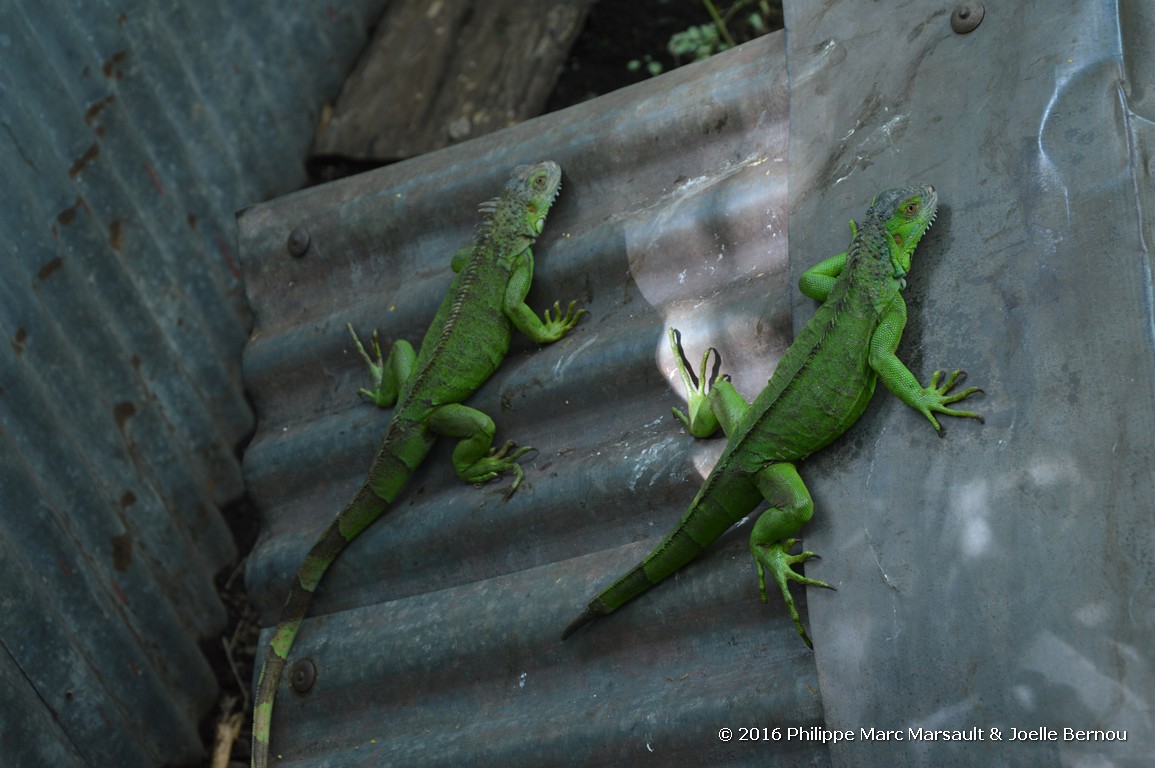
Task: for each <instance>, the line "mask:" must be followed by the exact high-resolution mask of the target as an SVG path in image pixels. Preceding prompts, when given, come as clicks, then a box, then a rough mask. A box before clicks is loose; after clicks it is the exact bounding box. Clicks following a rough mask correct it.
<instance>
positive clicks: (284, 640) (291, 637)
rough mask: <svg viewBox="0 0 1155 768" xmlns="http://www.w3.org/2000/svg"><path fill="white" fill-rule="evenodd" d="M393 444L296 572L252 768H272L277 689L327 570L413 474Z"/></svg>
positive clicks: (261, 687)
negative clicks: (270, 751)
mask: <svg viewBox="0 0 1155 768" xmlns="http://www.w3.org/2000/svg"><path fill="white" fill-rule="evenodd" d="M390 431H391V432H392V430H390ZM389 438H390V435H386V438H385V441H384V444H383V448H382V450H381V451H379V452H378V454H377V458H376V459H375V460H374V461H373V467H372V468H371V469H370V471H369V477H370V478H371V479H370V480H369V481H367V482H365V483H364V484H363V485H362V486H361V489H360V490H359V491H358V492H357V495H356V496H355V497H354V498H353V501H352V502H350V503H349V505H348V506H347V507H345V509H343V510H341V513H340V514H339V515H337V516H336V517H335V518H333V521H332V522H331V523H329V526H328V527H327V528H325V531H324V532H323V533H322V534H321V537H320V538H319V539H317V541H316V543H315V544H313V546H312V548H311V549H310V550H309V553H308V554H307V555H305V559H304V560H303V561H302V562H301V567H300V568H299V569H298V570H297V575H296V578H294V579H293V584H292V586H291V587H289V594H288V595H287V596H286V597H285V605H284V607H282V608H281V618H280V620H279V621H278V622H277V625H276V627H275V628H274V629H273V636H272V638H270V640H269V644H268V646H266V648H265V657H264V660H263V662H262V665H261V674H260V677H259V678H258V680H257V693H256V696H255V697H254V699H253V702H254V706H253V754H252V757H253V766H254V768H268V765H269V735H270V730H271V728H272V722H273V702H274V701H275V699H276V695H277V686H278V685H280V682H281V675H282V673H283V672H284V669H285V665H286V663H287V662H288V659H289V652H290V651H292V649H293V642H294V641H295V640H296V639H297V631H298V630H300V628H301V622H303V621H304V620H305V616H307V615H308V613H309V606H310V605H312V603H313V595H314V593H316V591H317V586H318V585H319V584H320V583H321V579H322V578H323V577H324V576H325V572H326V571H327V570H329V566H331V565H332V564H333V563H334V562H335V561H336V560H337V558H338V557H339V556H340V555H341V553H342V552H344V551H345V547H347V546H349V544H350V542H352V541H353V539H355V538H357V535H358V534H360V533H361V532H362V531H363V530H365V529H366V528H368V527H369V526H370V525H372V524H373V522H374V521H375V520H377V518H379V517H381V515H382V514H384V512H385V510H386V509H388V508H389V505H390V504H392V503H393V500H394V499H396V498H397V496H398V494H400V492H401V489H402V488H404V487H405V485H406V484H407V483H408V482H409V478H410V477H411V476H412V475H413V472H414V471H415V468H413V467H410V466H409V465H407V464H406V463H405V462H404V461H403V460H402V459H400V458H398V457H396V456H394V455H393V454H392V453H391V452H389V451H387V450H385V447H387V446H388V445H389V444H390V440H389ZM422 458H424V456H421V457H420V458H419V459H418V460H417V462H415V465H419V464H420V463H421V459H422ZM372 478H378V479H379V482H378V483H377V485H378V487H379V489H380V491H374V489H373V488H372V484H373V480H372ZM380 480H386V481H385V482H381V481H380ZM388 481H392V482H388Z"/></svg>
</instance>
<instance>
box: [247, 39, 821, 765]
mask: <svg viewBox="0 0 1155 768" xmlns="http://www.w3.org/2000/svg"><path fill="white" fill-rule="evenodd" d="M783 51H784V48H783V38H782V35H770V36H768V37H766V38H762V39H759V40H757V41H755V42H752V43H750V44H748V45H746V46H742V47H740V48H738V49H735V50H733V51H731V52H728V53H726V54H724V55H722V56H718V57H715V58H714V59H711V60H709V61H707V62H704V63H702V64H698V65H694V66H691V67H687V68H684V69H680V70H677V71H674V72H672V73H669V74H667V75H664V76H662V77H661V78H657V79H655V80H653V81H650V82H647V83H644V84H641V85H639V86H635V87H632V88H628V89H625V90H622V91H619V92H616V93H612V94H609V95H607V96H604V97H601V98H599V99H597V100H595V101H593V102H589V103H587V104H584V105H580V106H577V107H574V108H571V109H568V110H565V111H563V112H560V113H556V114H552V115H547V116H545V117H542V118H538V119H535V120H532V121H530V122H527V123H524V124H521V125H519V126H516V127H514V128H511V129H509V130H505V131H501V132H499V133H497V134H492V135H490V136H487V137H483V138H481V139H478V140H476V141H471V142H468V143H466V144H462V145H459V146H456V147H452V148H449V149H446V150H443V151H440V152H437V153H433V154H430V155H426V156H422V157H419V158H416V159H414V160H410V161H406V162H404V163H400V164H397V165H395V166H391V167H388V168H385V169H381V170H379V171H375V172H372V173H368V174H363V175H361V176H358V177H354V178H350V179H346V180H344V181H341V182H337V183H334V184H329V185H326V186H323V187H318V188H314V189H310V190H307V191H303V192H300V193H297V194H294V195H289V196H286V197H284V198H281V199H279V200H275V201H272V202H269V203H266V204H262V205H258V206H254V207H252V208H250V209H248V210H246V211H245V212H244V213H243V214H242V215H241V217H240V219H239V224H240V243H241V246H240V247H241V260H242V264H243V268H244V272H245V284H246V289H247V291H248V294H249V298H250V301H251V303H252V306H253V310H254V314H255V317H256V327H255V329H254V334H253V338H252V339H251V341H250V343H249V346H248V347H247V348H246V355H245V374H246V379H247V381H248V382H249V384H250V388H251V391H252V392H253V396H254V400H255V402H256V405H257V408H258V412H259V422H258V431H257V434H256V436H255V437H254V440H253V443H252V444H251V445H250V447H249V450H248V452H247V453H246V456H245V474H246V481H247V483H248V486H249V488H250V491H251V493H252V495H253V498H254V500H255V501H256V502H257V503H258V505H259V506H260V507H261V508H262V509H263V513H264V525H263V533H262V538H261V541H260V542H259V544H258V547H257V548H256V550H254V552H253V554H252V556H251V558H250V560H249V567H248V583H249V586H250V593H251V595H252V596H253V598H254V600H255V601H256V602H257V604H258V605H259V606H260V609H261V612H262V615H263V617H264V619H265V622H266V623H272V622H273V621H274V620H275V618H276V615H277V612H278V610H279V607H280V602H281V600H282V599H283V597H284V591H285V589H286V588H287V586H288V585H289V583H290V579H291V578H292V575H293V573H294V572H295V570H296V568H297V565H298V563H299V561H300V558H301V557H302V556H303V554H304V553H305V551H306V550H307V548H308V546H309V545H310V544H311V542H312V540H313V539H314V538H315V537H316V535H317V534H318V533H319V532H320V530H321V529H322V528H323V527H324V525H325V524H326V523H327V522H328V521H329V519H331V517H332V516H333V515H334V514H336V512H337V511H339V510H340V509H341V508H342V506H343V505H344V504H345V503H346V502H347V501H348V499H349V498H350V497H351V494H352V493H353V490H354V489H355V487H356V486H357V484H358V483H359V482H360V481H361V480H362V478H363V475H364V472H365V471H366V469H367V467H368V463H369V460H370V459H371V457H372V455H373V453H374V450H375V448H376V446H377V443H378V441H379V440H380V438H381V434H382V431H383V428H384V425H385V423H386V421H387V418H388V415H387V414H386V413H383V412H381V411H378V410H377V409H375V408H373V407H371V406H367V405H364V404H363V403H361V402H359V400H358V398H357V396H356V395H355V392H356V389H357V388H358V387H359V386H362V385H363V384H364V382H365V372H364V371H363V370H362V364H361V361H360V360H359V359H358V358H357V356H356V355H355V354H354V353H353V351H352V348H351V345H350V342H349V339H348V336H347V333H346V331H345V322H347V321H351V322H352V323H353V324H354V326H355V327H356V328H357V329H358V330H360V331H362V332H363V333H367V332H368V331H370V330H371V329H372V328H374V327H376V328H378V329H379V330H380V332H381V334H382V338H383V340H392V339H394V338H408V339H410V340H417V339H419V338H420V336H421V334H422V333H423V331H424V329H425V327H426V325H427V324H428V322H429V321H430V319H431V318H432V316H433V313H434V310H435V308H436V306H437V304H438V302H439V301H440V299H441V296H442V294H443V293H444V291H445V289H446V287H447V286H448V283H449V276H450V270H449V256H450V254H452V252H453V251H454V250H455V249H456V248H458V247H460V246H461V245H463V244H465V243H467V242H468V241H469V239H470V237H471V233H472V230H473V227H474V226H475V224H476V221H477V215H476V208H477V204H478V203H479V202H481V201H483V200H485V199H487V198H490V197H492V196H493V195H494V194H495V193H496V190H497V189H499V187H500V185H501V184H502V182H503V181H504V179H505V178H506V176H507V175H508V173H509V171H510V169H511V168H513V167H514V166H515V165H517V164H518V163H521V162H528V161H535V160H541V159H546V158H552V159H554V160H556V161H558V162H559V163H560V164H561V166H562V168H563V173H564V176H563V185H562V193H561V197H560V199H559V201H558V202H557V204H556V205H555V208H554V210H553V212H552V213H551V216H550V220H549V222H548V223H547V225H546V231H545V235H544V236H543V237H542V239H541V240H540V241H539V243H538V247H537V248H536V249H535V253H536V254H537V257H538V258H537V270H536V278H535V286H534V288H533V290H532V291H531V293H530V303H531V305H532V306H535V307H537V308H539V309H543V308H545V307H546V306H549V305H551V304H552V303H553V301H554V300H561V301H568V300H571V299H577V300H579V302H580V303H581V304H582V305H583V306H586V307H588V308H589V309H590V316H589V317H588V318H586V319H585V320H583V321H582V323H581V325H580V326H579V327H578V328H577V330H576V331H575V332H573V333H572V334H571V335H570V336H568V337H567V338H566V339H565V340H563V341H561V342H559V343H557V344H554V345H550V346H549V347H545V348H542V349H534V348H533V347H532V345H531V344H529V343H527V342H525V340H521V341H518V342H515V347H514V349H513V351H512V352H511V354H510V356H509V357H508V358H507V359H506V361H505V363H504V365H503V366H502V368H501V370H500V371H499V372H498V374H497V375H496V376H495V377H494V378H493V379H492V380H491V381H490V382H488V383H487V384H486V385H485V386H484V387H483V388H482V390H481V391H480V392H479V393H478V394H477V395H475V396H474V397H473V398H472V399H471V400H470V403H471V405H474V406H476V407H479V408H481V409H483V410H485V411H486V412H488V413H491V414H493V415H494V417H495V420H496V421H497V422H498V438H499V439H506V438H513V439H516V440H518V441H519V442H521V443H523V444H529V445H533V446H534V447H536V448H537V451H538V452H537V454H536V456H535V457H534V458H533V459H532V460H530V461H527V462H526V481H525V482H524V484H523V485H522V487H521V488H520V490H518V492H517V493H516V494H515V495H514V496H513V497H512V498H511V499H509V500H508V501H504V500H503V497H502V491H503V487H502V486H503V485H504V484H505V483H506V482H508V481H504V482H500V483H495V484H492V485H489V486H486V487H483V488H480V489H478V488H474V487H471V486H463V485H462V484H461V483H460V481H458V480H457V479H456V476H455V475H454V474H453V470H452V468H451V465H450V463H449V461H448V456H449V452H450V449H451V446H449V445H439V446H438V448H437V449H435V451H434V453H433V454H432V455H431V456H430V458H429V459H428V460H427V462H426V466H424V467H423V468H422V469H421V470H420V471H419V473H418V474H417V476H416V477H415V478H414V480H413V482H412V484H411V487H410V488H409V489H408V490H407V491H406V492H405V493H404V494H403V496H402V497H401V499H400V500H399V502H398V503H397V505H396V507H395V508H394V509H393V510H392V511H391V512H390V513H389V514H388V515H387V516H386V517H384V518H382V519H381V520H379V521H378V522H377V523H376V524H375V525H374V526H372V527H371V528H370V529H369V530H368V531H366V532H365V533H364V534H363V535H362V536H361V537H360V539H359V540H358V541H357V542H355V543H354V545H353V546H352V547H350V549H349V550H347V551H346V553H345V555H344V556H343V557H342V558H341V559H340V560H339V561H338V563H337V564H336V565H335V566H334V567H333V569H332V570H331V571H330V573H329V574H328V575H327V577H326V580H325V582H324V583H323V584H322V586H321V589H320V591H319V593H318V595H317V599H316V601H315V602H314V606H313V610H312V612H311V617H310V618H309V619H308V620H307V621H306V622H305V624H304V627H303V629H302V631H301V633H300V635H299V637H298V641H297V645H296V647H295V649H294V652H293V654H292V658H293V659H298V658H308V659H310V660H311V661H312V662H313V663H314V664H315V665H316V668H317V680H316V684H315V685H314V686H313V688H312V689H311V690H310V691H309V693H307V694H305V695H303V696H302V695H297V694H294V693H293V692H292V691H291V690H290V688H289V687H288V686H287V685H282V687H281V690H280V693H279V697H278V705H277V709H276V715H275V716H274V728H273V752H274V753H275V754H277V755H279V756H280V757H281V758H282V759H281V761H280V762H281V763H282V764H285V765H302V766H304V765H380V764H418V763H420V764H423V765H425V764H429V765H440V764H444V765H450V764H452V765H462V764H473V765H493V764H510V765H547V764H555V765H558V764H602V765H611V764H617V765H624V764H633V763H637V762H639V761H641V760H645V759H657V760H660V761H662V762H663V763H664V764H711V765H744V764H750V765H753V764H759V765H762V764H765V762H766V760H767V759H768V756H770V755H772V756H776V757H778V758H779V759H781V760H783V761H785V762H787V763H790V764H814V765H823V764H826V762H827V758H826V748H825V746H824V745H822V744H820V743H815V742H805V741H792V742H785V741H782V742H778V743H769V742H764V743H759V744H756V745H755V744H745V743H743V744H738V743H726V742H723V741H721V740H719V737H718V732H719V729H721V728H723V727H730V728H733V729H735V731H737V729H738V728H739V727H741V726H747V727H749V726H759V727H761V726H770V727H773V726H783V727H786V726H792V725H793V726H814V725H820V724H821V703H820V698H819V695H818V691H817V687H816V685H815V678H814V670H813V666H812V661H811V660H812V656H811V655H810V654H809V652H808V651H807V650H806V648H805V646H803V645H802V643H801V642H800V641H799V640H798V637H797V634H795V632H794V630H793V627H792V626H791V624H790V621H789V619H788V618H787V617H786V615H785V611H784V610H782V608H781V606H780V605H773V604H772V605H771V606H769V607H767V606H764V605H762V603H761V602H760V600H759V597H758V588H757V578H756V575H755V572H754V568H753V565H752V563H751V562H750V560H749V556H748V554H747V551H746V544H745V540H744V533H745V532H744V530H742V529H739V530H738V531H736V532H735V533H734V534H732V535H728V536H726V537H725V538H724V539H723V540H722V541H721V542H719V544H718V545H717V546H715V547H714V548H713V549H712V550H711V551H710V552H709V553H708V554H707V555H706V556H704V557H703V558H702V559H701V561H700V562H698V563H697V564H695V565H694V566H693V567H690V568H687V569H686V570H685V571H684V572H683V573H682V574H680V575H679V576H678V577H677V578H674V579H671V580H670V581H669V582H668V583H667V584H665V585H663V586H662V587H661V588H660V589H657V590H654V591H653V592H652V593H651V594H649V595H647V596H645V597H643V598H641V599H639V600H638V601H636V603H634V604H633V605H631V606H629V608H628V610H623V611H621V612H620V613H619V614H617V615H615V616H613V617H611V618H609V619H606V620H604V621H603V622H600V623H599V624H598V625H595V626H594V627H591V628H590V629H589V630H588V631H585V632H583V633H582V634H581V635H578V636H575V637H574V638H572V639H571V640H569V641H567V642H566V643H565V644H562V643H561V642H560V641H559V635H560V632H561V630H562V628H563V627H564V626H565V625H566V623H567V622H568V621H569V620H570V619H571V618H573V616H574V615H576V613H577V612H578V611H579V610H580V609H581V608H582V607H583V606H584V605H585V603H586V602H587V601H588V599H589V598H590V596H591V595H592V594H593V592H594V591H595V589H596V588H597V587H600V586H602V585H604V584H606V583H608V581H609V580H610V579H611V578H613V577H615V576H617V575H618V574H619V573H620V572H621V571H623V570H624V569H625V568H626V567H627V566H628V565H630V564H632V563H633V562H634V561H635V560H636V559H637V558H639V557H640V556H641V555H642V554H643V553H644V552H645V551H646V549H647V548H648V547H649V546H652V544H653V543H654V542H655V541H656V539H657V537H659V536H660V535H661V534H663V533H664V532H665V531H666V530H667V529H668V528H669V527H671V526H672V525H673V524H674V523H675V522H676V520H677V519H678V517H679V516H680V514H681V512H682V510H683V509H684V508H685V507H686V505H687V504H688V503H689V500H690V498H691V497H692V496H693V493H694V491H695V489H696V487H697V484H698V483H699V482H700V480H701V478H702V476H703V474H704V472H705V471H706V470H707V469H708V467H709V466H710V464H711V463H712V462H713V460H714V459H715V458H716V456H717V454H718V452H719V451H720V449H721V441H712V442H702V443H696V442H695V441H694V440H693V439H692V438H690V437H688V436H687V435H686V434H685V433H684V431H683V429H682V428H681V425H680V424H678V423H677V422H676V421H675V420H674V419H673V417H672V416H671V415H670V406H671V405H679V404H680V403H681V401H680V398H679V396H677V395H675V394H674V390H673V389H672V388H671V385H672V382H673V366H672V362H671V359H670V356H669V354H668V352H667V350H666V340H665V329H666V328H667V327H668V326H670V325H675V326H677V327H679V328H681V329H682V330H683V332H684V334H685V338H686V342H687V344H688V345H689V347H690V349H691V350H693V351H695V352H697V353H700V352H701V351H702V350H703V349H704V347H705V346H706V345H708V344H714V345H716V346H718V347H719V349H721V351H722V354H723V356H724V359H725V361H726V369H727V370H729V371H732V372H733V373H734V374H735V381H736V384H737V386H738V387H739V388H740V389H741V390H743V391H745V392H750V393H752V392H755V391H757V390H758V389H759V388H760V386H761V385H762V383H764V382H765V380H766V378H767V377H768V375H769V373H770V372H771V371H772V370H773V367H774V363H775V362H776V360H777V357H778V356H779V355H780V354H781V352H782V351H783V350H784V348H785V346H786V344H787V342H788V340H789V335H790V312H789V306H790V305H789V298H788V291H787V286H786V272H787V265H786V217H785V203H786V130H787V108H786V79H785V61H784V58H783ZM297 228H303V229H304V231H307V233H308V235H309V247H308V249H307V251H306V252H305V254H304V255H303V256H301V257H299V258H294V257H292V256H290V255H289V251H288V248H287V245H286V244H287V241H288V238H289V235H290V233H291V232H292V231H293V230H294V229H297ZM802 607H803V610H805V606H804V604H803V606H802Z"/></svg>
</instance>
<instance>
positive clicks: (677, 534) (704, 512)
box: [561, 459, 743, 640]
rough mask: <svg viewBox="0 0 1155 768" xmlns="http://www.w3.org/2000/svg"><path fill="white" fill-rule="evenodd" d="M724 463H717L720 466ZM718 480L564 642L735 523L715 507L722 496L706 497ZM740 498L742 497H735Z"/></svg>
mask: <svg viewBox="0 0 1155 768" xmlns="http://www.w3.org/2000/svg"><path fill="white" fill-rule="evenodd" d="M724 461H725V459H723V460H722V461H720V462H719V464H721V463H722V462H724ZM712 482H717V478H716V477H715V476H713V475H711V477H710V478H707V480H706V482H705V484H704V485H703V492H700V493H699V494H698V498H696V499H694V502H693V504H691V505H690V508H689V510H687V511H686V514H684V515H682V519H681V521H680V522H679V523H678V526H677V527H676V528H674V530H673V531H671V532H670V533H669V534H668V535H667V536H666V537H665V538H664V539H662V540H661V541H660V542H659V543H658V545H657V546H656V547H654V549H653V551H651V552H650V554H648V555H646V557H645V558H644V559H643V560H642V562H640V563H638V564H637V565H635V566H634V567H633V568H632V569H631V570H630V571H629V572H627V573H626V574H625V575H624V576H622V577H621V578H620V579H618V580H617V581H615V582H614V583H613V584H611V585H610V586H608V587H606V588H605V589H603V590H602V591H601V592H599V593H598V594H597V596H596V597H595V598H594V599H593V600H591V601H590V603H589V605H587V606H586V607H585V609H584V610H583V611H582V612H581V613H580V614H579V615H578V617H577V618H576V619H574V620H573V621H572V622H570V624H569V626H567V627H566V628H565V630H564V631H563V632H562V633H561V639H562V640H565V639H567V638H568V637H569V636H570V635H572V634H573V633H574V632H577V631H578V630H579V629H581V628H582V627H584V626H585V625H586V624H589V623H590V622H591V621H593V620H594V619H597V618H600V617H602V616H606V615H608V614H610V613H612V612H614V611H615V610H617V609H618V608H621V607H622V606H623V605H625V604H626V603H628V602H629V601H631V600H633V599H634V598H635V597H637V596H638V595H640V594H642V593H643V592H645V591H647V590H648V589H650V587H653V586H656V585H657V584H658V583H660V582H661V581H662V580H663V579H665V578H666V577H667V576H670V575H671V574H673V573H674V572H676V571H677V570H678V569H680V568H681V567H682V566H684V565H686V564H687V563H689V562H690V561H691V560H693V559H694V558H696V557H697V556H698V555H700V554H701V553H702V552H703V550H705V549H706V547H708V546H710V545H711V544H713V543H714V541H715V540H717V538H718V537H719V536H721V535H722V534H723V533H725V532H726V531H727V530H729V528H730V527H731V526H732V525H733V524H734V523H735V522H737V521H738V520H739V519H741V517H742V516H743V515H742V514H738V516H737V517H734V512H735V511H736V510H731V509H728V508H727V506H726V505H724V504H720V503H718V501H717V499H719V498H723V495H722V494H706V493H705V492H704V491H705V489H707V488H709V487H710V486H711V484H712ZM737 495H738V496H739V497H741V496H743V494H737Z"/></svg>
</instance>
